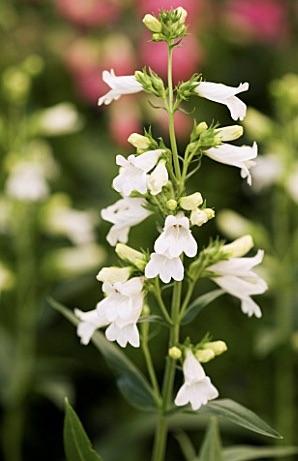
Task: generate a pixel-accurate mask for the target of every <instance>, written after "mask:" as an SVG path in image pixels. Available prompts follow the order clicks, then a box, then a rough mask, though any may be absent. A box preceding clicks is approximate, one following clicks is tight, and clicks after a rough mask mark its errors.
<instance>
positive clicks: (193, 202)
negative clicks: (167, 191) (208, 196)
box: [180, 192, 203, 211]
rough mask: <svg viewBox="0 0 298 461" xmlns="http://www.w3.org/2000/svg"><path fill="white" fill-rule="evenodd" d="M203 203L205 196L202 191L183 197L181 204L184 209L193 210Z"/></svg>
mask: <svg viewBox="0 0 298 461" xmlns="http://www.w3.org/2000/svg"><path fill="white" fill-rule="evenodd" d="M202 203H203V197H202V195H201V194H200V192H195V193H194V194H191V195H186V196H185V197H181V199H180V206H181V208H183V210H187V211H193V210H196V209H197V208H198V207H199V206H200V205H202Z"/></svg>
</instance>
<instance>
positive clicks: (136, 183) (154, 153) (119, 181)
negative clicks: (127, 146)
mask: <svg viewBox="0 0 298 461" xmlns="http://www.w3.org/2000/svg"><path fill="white" fill-rule="evenodd" d="M162 152H163V151H162V150H161V149H156V150H148V151H147V152H144V154H141V155H138V156H135V155H129V157H128V158H127V159H126V158H125V157H123V156H122V155H117V157H116V163H117V165H119V166H120V170H119V175H118V176H116V178H115V179H114V181H113V188H114V189H115V190H116V191H117V192H119V193H120V194H122V195H124V196H129V195H130V194H131V192H133V191H137V192H140V193H141V194H145V193H146V192H147V180H148V174H147V173H149V171H151V170H152V169H153V168H154V167H155V165H156V163H157V162H158V159H159V157H160V156H161V154H162Z"/></svg>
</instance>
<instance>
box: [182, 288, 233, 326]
mask: <svg viewBox="0 0 298 461" xmlns="http://www.w3.org/2000/svg"><path fill="white" fill-rule="evenodd" d="M223 294H224V291H223V290H212V291H210V292H209V293H206V294H204V295H201V296H199V297H198V298H197V299H195V300H194V301H193V302H192V303H191V304H190V305H189V307H188V308H187V310H186V312H185V315H184V318H183V320H182V322H181V323H182V325H187V324H188V323H190V322H192V321H193V320H194V319H195V318H196V316H197V315H198V314H199V313H200V312H201V310H202V309H204V307H206V306H208V304H210V303H212V301H214V300H215V299H216V298H218V297H219V296H221V295H223Z"/></svg>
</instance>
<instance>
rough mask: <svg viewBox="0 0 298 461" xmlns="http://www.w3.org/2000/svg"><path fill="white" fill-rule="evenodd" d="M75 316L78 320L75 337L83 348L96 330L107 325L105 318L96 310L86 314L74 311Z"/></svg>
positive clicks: (77, 310)
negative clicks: (78, 338)
mask: <svg viewBox="0 0 298 461" xmlns="http://www.w3.org/2000/svg"><path fill="white" fill-rule="evenodd" d="M75 315H76V317H78V319H79V320H80V323H79V324H78V327H77V335H78V336H79V337H80V339H81V343H82V344H84V345H85V346H86V345H87V344H88V343H89V341H90V339H91V338H92V336H93V334H94V332H95V331H96V330H97V329H98V328H102V327H104V326H106V325H108V324H109V321H108V320H107V318H106V317H105V315H104V313H103V312H98V310H97V309H93V310H91V311H88V312H82V311H81V310H79V309H75Z"/></svg>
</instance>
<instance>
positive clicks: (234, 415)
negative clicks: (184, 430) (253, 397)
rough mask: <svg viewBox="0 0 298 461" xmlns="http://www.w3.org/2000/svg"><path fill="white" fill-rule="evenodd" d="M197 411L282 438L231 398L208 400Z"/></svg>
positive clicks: (269, 435)
mask: <svg viewBox="0 0 298 461" xmlns="http://www.w3.org/2000/svg"><path fill="white" fill-rule="evenodd" d="M199 413H201V414H202V415H208V416H218V417H221V418H225V419H226V420H228V421H229V422H231V423H234V424H237V425H238V426H242V427H245V428H246V429H249V430H250V431H253V432H256V433H257V434H262V435H265V436H267V437H273V438H274V439H282V436H281V435H280V434H279V433H278V432H277V431H276V430H274V429H272V427H270V426H269V425H268V424H267V423H265V421H263V420H262V419H261V418H260V417H259V416H257V415H256V414H255V413H253V412H252V411H251V410H248V409H247V408H245V407H243V406H242V405H240V404H239V403H237V402H234V401H233V400H229V399H222V400H216V401H214V402H209V403H208V405H206V406H205V407H202V408H201V410H200V411H199Z"/></svg>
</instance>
